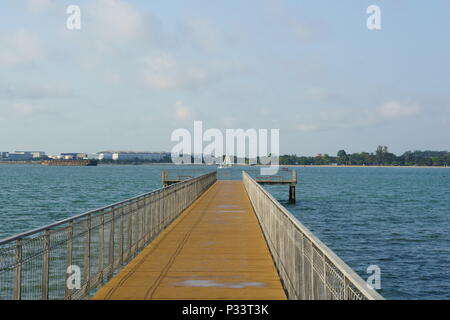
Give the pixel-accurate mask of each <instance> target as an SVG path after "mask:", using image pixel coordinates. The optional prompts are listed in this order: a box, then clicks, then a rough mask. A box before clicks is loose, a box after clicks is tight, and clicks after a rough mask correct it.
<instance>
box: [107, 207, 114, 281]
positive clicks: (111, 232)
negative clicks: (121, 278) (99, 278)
mask: <svg viewBox="0 0 450 320" xmlns="http://www.w3.org/2000/svg"><path fill="white" fill-rule="evenodd" d="M114 222H115V208H113V209H112V210H111V221H110V226H109V227H110V229H109V246H108V249H109V254H108V259H109V261H108V262H109V270H108V275H107V278H108V280H109V279H111V278H112V275H113V272H114V232H115V231H114Z"/></svg>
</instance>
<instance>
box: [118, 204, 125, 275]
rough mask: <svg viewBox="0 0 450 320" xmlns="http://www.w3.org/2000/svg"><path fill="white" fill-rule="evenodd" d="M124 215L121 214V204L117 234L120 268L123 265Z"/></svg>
mask: <svg viewBox="0 0 450 320" xmlns="http://www.w3.org/2000/svg"><path fill="white" fill-rule="evenodd" d="M124 219H125V217H124V215H123V205H122V207H121V208H120V235H119V238H120V240H119V242H120V258H119V266H120V268H122V266H123V242H124V240H125V239H124V238H125V234H124V233H125V230H124V221H123V220H124Z"/></svg>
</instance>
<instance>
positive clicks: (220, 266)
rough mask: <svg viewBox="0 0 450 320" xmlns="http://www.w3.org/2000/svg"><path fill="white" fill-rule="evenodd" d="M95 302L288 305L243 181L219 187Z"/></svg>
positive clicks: (166, 233)
mask: <svg viewBox="0 0 450 320" xmlns="http://www.w3.org/2000/svg"><path fill="white" fill-rule="evenodd" d="M93 298H94V299H98V300H102V299H133V300H138V299H233V300H234V299H236V300H238V299H243V300H246V299H261V300H264V299H266V300H274V299H286V295H285V293H284V290H283V288H282V285H281V282H280V279H279V277H278V274H277V270H276V268H275V265H274V262H273V259H272V256H271V255H270V252H269V249H268V247H267V244H266V241H265V239H264V236H263V233H262V231H261V229H260V226H259V224H258V220H257V218H256V215H255V213H254V211H253V208H252V206H251V203H250V201H249V198H248V195H247V193H246V191H245V189H244V186H243V183H242V182H241V181H218V182H216V183H215V184H214V185H213V186H212V187H211V188H210V189H209V190H208V191H206V192H205V193H204V194H203V195H202V196H201V197H200V198H199V199H198V200H197V201H195V202H194V203H193V204H192V205H191V206H190V207H189V208H188V209H187V210H185V212H184V213H183V214H182V215H181V216H180V217H178V218H177V219H176V220H175V221H174V222H173V223H172V224H171V225H170V226H169V227H168V228H167V229H166V230H165V231H163V232H162V233H161V234H160V235H159V236H158V237H157V238H156V239H155V240H154V241H153V242H152V243H151V244H150V245H149V246H148V247H146V248H145V249H144V250H143V251H142V252H141V253H140V254H139V255H138V256H137V257H136V258H135V259H134V260H133V261H131V262H130V263H129V264H128V265H127V266H126V267H125V268H124V269H122V270H121V271H120V272H119V274H118V275H117V276H115V277H114V278H113V279H112V280H111V281H109V282H108V283H107V284H106V285H105V286H104V287H103V288H101V289H100V290H99V291H98V292H97V293H96V295H95V296H94V297H93Z"/></svg>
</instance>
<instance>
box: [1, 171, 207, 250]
mask: <svg viewBox="0 0 450 320" xmlns="http://www.w3.org/2000/svg"><path fill="white" fill-rule="evenodd" d="M212 174H215V172H214V171H212V172H208V173H206V174H203V175H201V176H198V177H195V178H192V179H189V180H184V181H182V182H185V183H186V182H194V181H196V180H199V179H201V178H204V177H206V176H208V175H212ZM182 182H179V183H182ZM176 185H178V183H176V184H172V185H170V186H167V187H161V188H159V189H156V190H153V191H150V192H147V193H143V194H140V195H138V196H135V197H132V198H129V199H126V200H122V201H119V202H116V203H113V204H110V205H107V206H104V207H101V208H97V209H93V210H89V211H87V212H84V213H81V214H78V215H75V216H73V217H69V218H66V219H63V220H59V221H57V222H54V223H51V224H48V225H45V226H42V227H38V228H35V229H31V230H29V231H25V232H22V233H19V234H16V235H13V236H10V237H6V238H4V239H1V240H0V245H5V244H7V243H10V242H12V241H16V240H19V239H22V238H25V237H28V236H31V235H33V234H36V233H39V232H43V231H45V230H49V229H52V228H55V227H58V226H60V225H63V224H65V223H70V222H73V221H75V220H78V219H81V218H84V217H87V216H89V215H92V214H94V213H97V212H101V211H103V210H107V209H110V208H114V207H117V206H121V205H124V204H126V203H128V202H132V201H133V200H137V199H140V198H143V197H147V196H149V195H152V194H157V193H161V192H162V191H164V190H168V189H171V188H175V186H176Z"/></svg>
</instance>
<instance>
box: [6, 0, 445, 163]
mask: <svg viewBox="0 0 450 320" xmlns="http://www.w3.org/2000/svg"><path fill="white" fill-rule="evenodd" d="M374 4H375V5H378V6H379V7H380V9H381V27H382V29H381V30H369V29H368V28H367V26H366V21H367V18H368V14H367V13H366V10H367V7H368V6H369V5H374ZM69 5H78V6H79V7H80V8H81V29H80V30H69V29H67V27H66V20H67V18H68V17H69V15H68V14H67V13H66V9H67V7H68V6H69ZM449 16H450V2H449V1H448V0H433V1H420V0H389V1H387V0H371V1H365V0H341V1H334V0H329V1H318V0H314V1H313V0H308V1H307V0H292V1H289V0H246V1H235V0H226V1H225V0H215V1H210V0H209V1H208V0H202V1H200V0H185V1H181V0H171V1H159V0H155V1H144V0H142V1H138V0H135V1H131V0H130V1H122V0H83V1H82V0H79V1H76V0H70V1H65V0H19V1H18V0H2V1H1V3H0V151H10V152H11V151H15V150H43V151H47V153H49V154H56V153H60V152H87V153H94V152H98V151H102V150H135V151H170V150H171V149H172V147H173V146H174V145H175V143H174V142H172V141H171V140H170V137H171V133H172V132H173V131H174V130H175V129H177V128H186V129H189V130H192V128H193V122H194V120H201V121H203V126H204V128H205V129H208V128H218V129H221V130H225V129H237V128H243V129H250V128H255V129H280V149H281V150H280V151H281V153H282V154H287V153H289V154H291V153H296V154H299V155H316V154H318V153H322V154H323V153H328V154H330V155H336V153H337V152H338V150H340V149H345V150H346V151H347V153H349V152H361V151H375V149H376V147H377V146H378V145H387V146H388V147H389V150H390V151H392V152H394V153H397V154H401V153H403V152H405V151H407V150H418V149H421V150H450V90H449V84H450V36H449V34H450V32H449V31H450V19H449Z"/></svg>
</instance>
